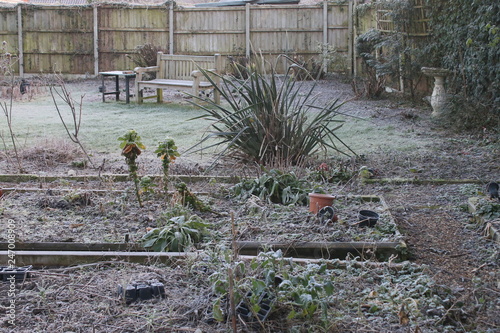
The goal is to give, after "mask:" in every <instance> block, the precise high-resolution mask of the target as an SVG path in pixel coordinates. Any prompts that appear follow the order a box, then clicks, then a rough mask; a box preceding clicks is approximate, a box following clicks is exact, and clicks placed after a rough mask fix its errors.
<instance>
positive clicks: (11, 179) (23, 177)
mask: <svg viewBox="0 0 500 333" xmlns="http://www.w3.org/2000/svg"><path fill="white" fill-rule="evenodd" d="M149 177H151V178H153V179H154V180H159V179H162V178H163V175H149ZM170 177H171V178H176V179H179V180H180V181H183V182H186V183H195V182H201V181H210V180H211V179H215V180H217V181H218V182H221V183H230V184H231V183H237V182H239V181H240V177H236V176H202V175H197V176H194V175H193V176H191V175H170ZM59 179H65V180H68V181H76V182H85V181H99V180H108V181H109V180H111V181H115V182H125V181H129V180H130V178H129V175H125V174H102V175H100V176H99V175H82V176H64V175H60V176H39V175H30V174H19V175H18V174H0V182H3V183H21V182H30V181H37V182H53V181H56V180H59Z"/></svg>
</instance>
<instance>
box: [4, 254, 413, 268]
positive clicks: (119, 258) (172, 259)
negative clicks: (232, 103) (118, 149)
mask: <svg viewBox="0 0 500 333" xmlns="http://www.w3.org/2000/svg"><path fill="white" fill-rule="evenodd" d="M7 254H8V252H7V251H0V258H1V262H0V265H3V263H4V262H6V261H7ZM15 258H16V266H18V267H21V266H27V265H32V266H33V267H35V268H46V267H75V266H76V267H77V266H78V265H82V268H83V267H85V266H86V265H87V264H96V265H97V264H99V263H100V262H102V263H103V264H105V265H111V264H116V265H120V263H124V262H125V263H130V262H132V263H139V264H157V263H166V264H171V265H178V264H181V263H182V262H183V261H185V260H196V259H200V260H202V259H203V255H202V253H201V252H119V251H113V252H102V251H101V252H99V251H88V252H85V251H16V254H15ZM257 258H258V257H257V256H248V255H239V256H238V257H237V260H241V261H251V260H255V259H257ZM283 260H284V261H287V262H290V263H295V264H299V265H306V264H321V263H326V265H327V267H328V268H329V269H335V268H340V269H344V268H347V267H349V266H352V267H355V268H368V269H377V268H389V269H395V270H398V271H399V270H403V269H406V268H409V267H411V266H413V267H414V268H415V269H417V268H418V269H420V267H419V266H415V264H412V263H410V262H408V261H404V262H400V263H393V262H376V261H355V260H338V259H333V260H325V259H308V258H293V257H283Z"/></svg>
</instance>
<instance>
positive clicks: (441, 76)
mask: <svg viewBox="0 0 500 333" xmlns="http://www.w3.org/2000/svg"><path fill="white" fill-rule="evenodd" d="M422 73H424V75H427V76H432V77H434V90H433V91H432V96H431V106H432V114H431V116H432V117H439V116H441V115H442V114H443V113H444V111H445V109H446V105H447V103H448V96H447V95H446V90H445V88H444V82H445V78H446V77H447V76H448V75H449V74H450V70H448V69H445V68H435V67H422Z"/></svg>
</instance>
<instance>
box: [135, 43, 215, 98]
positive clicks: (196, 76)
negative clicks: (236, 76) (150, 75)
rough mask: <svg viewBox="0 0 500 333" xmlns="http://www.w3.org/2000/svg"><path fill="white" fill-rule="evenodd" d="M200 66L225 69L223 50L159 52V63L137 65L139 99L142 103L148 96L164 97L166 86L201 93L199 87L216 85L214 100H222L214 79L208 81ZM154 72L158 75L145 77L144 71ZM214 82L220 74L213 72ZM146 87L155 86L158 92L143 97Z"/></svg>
mask: <svg viewBox="0 0 500 333" xmlns="http://www.w3.org/2000/svg"><path fill="white" fill-rule="evenodd" d="M200 69H203V70H208V71H210V72H213V73H215V74H221V73H222V57H221V55H220V54H216V55H214V56H192V55H178V54H176V55H172V54H163V52H158V56H157V60H156V66H151V67H137V68H135V69H134V71H135V72H136V79H135V91H136V101H137V102H138V103H142V102H143V100H144V99H146V98H156V99H157V102H158V103H161V102H162V101H163V89H168V88H171V89H175V90H183V91H189V92H191V94H192V95H193V96H198V94H199V93H200V91H204V90H206V89H213V94H214V95H213V99H214V102H215V103H217V104H219V103H220V94H219V92H218V91H217V89H214V88H215V87H214V85H213V84H212V82H210V81H208V80H207V78H206V77H205V76H204V75H203V73H202V72H201V71H200ZM147 72H155V73H156V78H155V79H152V80H145V79H144V73H147ZM212 80H213V82H214V83H215V84H216V85H217V84H219V82H220V78H219V77H218V76H217V75H212ZM144 88H152V89H156V95H153V96H147V97H144Z"/></svg>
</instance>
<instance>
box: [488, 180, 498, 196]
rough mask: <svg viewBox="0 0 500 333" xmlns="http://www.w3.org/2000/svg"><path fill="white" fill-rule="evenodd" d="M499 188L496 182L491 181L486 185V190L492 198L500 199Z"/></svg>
mask: <svg viewBox="0 0 500 333" xmlns="http://www.w3.org/2000/svg"><path fill="white" fill-rule="evenodd" d="M499 188H500V186H499V185H498V183H495V182H491V183H489V184H488V185H487V186H486V191H487V192H488V194H489V196H490V198H491V199H498V200H500V196H499V194H498V191H499Z"/></svg>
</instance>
